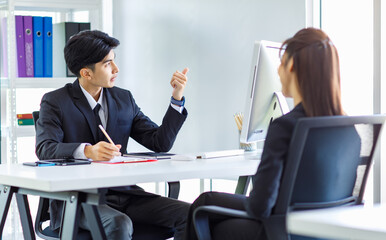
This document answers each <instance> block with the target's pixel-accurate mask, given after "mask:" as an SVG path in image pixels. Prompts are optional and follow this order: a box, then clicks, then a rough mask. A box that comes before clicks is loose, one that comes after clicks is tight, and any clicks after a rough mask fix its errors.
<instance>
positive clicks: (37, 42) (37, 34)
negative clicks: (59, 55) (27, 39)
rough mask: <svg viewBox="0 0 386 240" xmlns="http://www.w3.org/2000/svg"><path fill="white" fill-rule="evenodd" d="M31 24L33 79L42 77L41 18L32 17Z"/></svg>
mask: <svg viewBox="0 0 386 240" xmlns="http://www.w3.org/2000/svg"><path fill="white" fill-rule="evenodd" d="M32 23H33V31H34V36H33V41H34V44H33V45H34V75H35V77H43V76H44V73H43V71H44V70H43V69H44V57H43V17H32Z"/></svg>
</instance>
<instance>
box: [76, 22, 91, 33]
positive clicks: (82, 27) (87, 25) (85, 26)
mask: <svg viewBox="0 0 386 240" xmlns="http://www.w3.org/2000/svg"><path fill="white" fill-rule="evenodd" d="M90 29H91V24H90V23H89V22H87V23H79V32H81V31H84V30H90Z"/></svg>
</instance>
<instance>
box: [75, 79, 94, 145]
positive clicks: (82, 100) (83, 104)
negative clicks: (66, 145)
mask: <svg viewBox="0 0 386 240" xmlns="http://www.w3.org/2000/svg"><path fill="white" fill-rule="evenodd" d="M72 86H73V88H72V94H73V99H74V103H75V105H76V106H77V108H78V109H79V110H80V111H81V112H82V113H83V115H84V117H85V118H86V120H87V122H88V125H89V126H90V130H91V132H92V135H93V137H94V142H97V139H98V133H97V129H98V128H97V125H96V122H95V117H94V113H93V112H92V109H91V107H90V104H89V103H88V101H87V99H86V97H85V96H84V94H83V92H82V89H80V85H79V80H76V81H75V82H74V83H73V85H72Z"/></svg>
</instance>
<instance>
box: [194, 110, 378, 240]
mask: <svg viewBox="0 0 386 240" xmlns="http://www.w3.org/2000/svg"><path fill="white" fill-rule="evenodd" d="M385 120H386V116H383V115H374V116H359V117H349V116H333V117H315V118H303V119H300V120H299V121H298V123H297V125H296V127H295V130H294V133H293V136H292V138H291V143H290V148H289V152H288V157H287V161H286V165H285V169H284V171H283V175H282V179H281V186H280V189H279V194H278V198H277V202H276V205H275V207H274V208H273V210H272V213H271V216H270V217H268V218H266V219H255V218H253V217H252V216H250V215H249V214H248V213H247V212H246V211H239V210H234V209H228V208H223V207H218V206H202V207H199V208H197V209H196V211H195V212H194V215H193V219H194V225H195V229H196V232H197V235H198V237H199V239H200V240H203V239H205V240H209V239H211V233H210V230H211V229H210V227H209V223H210V219H211V217H214V216H217V217H218V216H222V217H224V216H225V217H229V218H241V219H250V220H252V221H259V222H261V223H262V224H263V227H264V230H265V232H266V235H267V237H268V239H270V240H277V239H297V240H298V239H315V238H309V237H302V236H295V235H290V234H289V233H288V232H287V230H286V216H287V213H288V212H291V211H298V210H308V209H318V208H329V207H339V206H346V205H359V204H363V202H362V201H363V194H364V191H365V186H366V180H367V177H368V174H369V171H370V167H371V165H372V161H373V157H374V152H375V150H376V149H375V148H376V145H377V143H378V141H379V135H380V131H381V128H382V126H383V124H384V122H385Z"/></svg>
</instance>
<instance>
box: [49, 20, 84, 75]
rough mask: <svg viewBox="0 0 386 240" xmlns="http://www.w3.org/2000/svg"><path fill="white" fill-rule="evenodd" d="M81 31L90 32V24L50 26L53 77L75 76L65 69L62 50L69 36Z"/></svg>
mask: <svg viewBox="0 0 386 240" xmlns="http://www.w3.org/2000/svg"><path fill="white" fill-rule="evenodd" d="M83 30H90V23H78V22H62V23H56V24H53V26H52V35H53V36H54V37H53V42H52V45H53V49H55V54H54V55H53V60H52V61H53V76H55V77H63V76H67V77H74V76H75V75H74V74H73V73H72V72H71V71H70V70H69V69H68V68H67V66H66V62H65V60H64V53H63V49H64V47H65V45H66V43H67V41H68V40H69V39H70V37H71V36H73V35H74V34H77V33H78V32H80V31H83Z"/></svg>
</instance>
